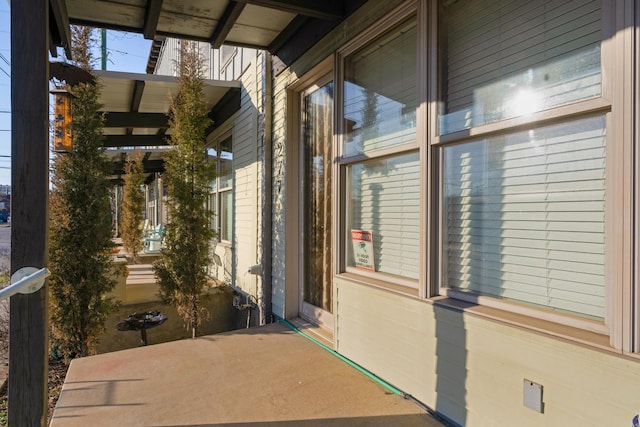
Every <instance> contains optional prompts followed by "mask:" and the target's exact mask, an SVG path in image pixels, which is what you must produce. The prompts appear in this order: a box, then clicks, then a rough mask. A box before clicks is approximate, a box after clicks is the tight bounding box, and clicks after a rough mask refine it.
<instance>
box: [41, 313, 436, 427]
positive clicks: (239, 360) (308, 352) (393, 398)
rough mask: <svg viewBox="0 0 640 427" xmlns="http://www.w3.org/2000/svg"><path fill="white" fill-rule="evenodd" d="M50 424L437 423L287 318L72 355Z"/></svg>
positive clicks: (54, 426) (59, 426) (65, 426)
mask: <svg viewBox="0 0 640 427" xmlns="http://www.w3.org/2000/svg"><path fill="white" fill-rule="evenodd" d="M50 425H51V426H52V427H72V426H83V427H84V426H94V427H98V426H114V425H117V426H122V427H124V426H143V425H144V426H222V425H230V426H254V425H256V426H269V425H278V426H281V425H291V426H293V425H295V426H327V425H330V426H342V425H344V426H347V425H348V426H389V425H393V426H441V425H442V424H441V423H439V422H438V421H437V420H435V419H434V418H432V417H431V416H430V415H429V414H427V413H426V412H425V411H424V410H423V409H422V408H420V407H419V406H418V405H416V404H415V403H414V402H412V401H411V400H407V399H404V398H403V397H402V396H400V395H398V394H395V393H393V392H392V391H390V390H389V389H388V388H386V387H384V386H383V385H381V384H380V383H378V382H376V381H374V380H373V379H371V378H369V377H368V376H366V375H365V374H364V373H362V372H360V371H359V370H357V369H356V368H354V367H352V366H350V365H349V364H348V363H346V362H345V361H343V360H341V359H340V358H339V357H337V356H336V355H335V354H332V353H331V352H329V351H327V350H325V349H324V348H322V347H321V346H319V345H317V344H316V343H314V342H312V341H310V340H308V339H306V337H304V336H302V335H301V334H299V333H297V332H295V331H293V330H292V329H290V328H289V327H288V326H286V325H285V324H282V323H274V324H270V325H267V326H264V327H260V328H251V329H242V330H237V331H231V332H227V333H223V334H218V335H209V336H205V337H201V338H197V339H195V340H182V341H174V342H169V343H164V344H157V345H152V346H147V347H139V348H135V349H131V350H124V351H119V352H113V353H107V354H102V355H98V356H93V357H87V358H84V359H76V360H74V361H73V362H72V364H71V366H70V368H69V371H68V374H67V378H66V381H65V385H64V388H63V390H62V393H61V395H60V399H59V400H58V404H57V406H56V410H55V413H54V416H53V419H52V421H51V424H50Z"/></svg>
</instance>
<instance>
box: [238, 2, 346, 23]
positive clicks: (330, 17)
mask: <svg viewBox="0 0 640 427" xmlns="http://www.w3.org/2000/svg"><path fill="white" fill-rule="evenodd" d="M235 1H238V2H242V3H247V4H252V5H255V6H262V7H268V8H270V9H277V10H281V11H283V12H289V13H295V14H296V15H304V16H309V17H311V18H318V19H323V20H326V21H337V20H340V19H342V17H343V12H344V11H343V8H342V2H341V1H338V0H324V1H317V0H235Z"/></svg>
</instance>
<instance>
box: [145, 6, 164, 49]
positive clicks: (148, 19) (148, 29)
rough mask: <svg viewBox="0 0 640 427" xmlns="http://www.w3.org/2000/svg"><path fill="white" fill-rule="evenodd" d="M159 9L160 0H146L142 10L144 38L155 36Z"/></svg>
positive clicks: (149, 38) (148, 38)
mask: <svg viewBox="0 0 640 427" xmlns="http://www.w3.org/2000/svg"><path fill="white" fill-rule="evenodd" d="M161 11H162V0H147V6H146V8H145V12H144V27H143V28H142V34H143V35H144V38H145V39H147V40H153V38H154V37H155V35H156V29H157V28H158V21H159V20H160V12H161Z"/></svg>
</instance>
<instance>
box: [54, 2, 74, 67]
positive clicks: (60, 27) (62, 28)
mask: <svg viewBox="0 0 640 427" xmlns="http://www.w3.org/2000/svg"><path fill="white" fill-rule="evenodd" d="M49 13H50V15H49V19H50V21H49V26H51V25H55V27H56V33H57V35H58V38H59V40H56V44H58V43H59V45H60V46H62V47H63V48H64V52H65V54H66V55H67V59H73V58H72V55H71V28H70V26H69V15H68V14H67V3H66V2H65V1H64V0H49ZM50 30H51V31H53V29H52V28H50ZM53 56H54V57H55V56H57V55H53Z"/></svg>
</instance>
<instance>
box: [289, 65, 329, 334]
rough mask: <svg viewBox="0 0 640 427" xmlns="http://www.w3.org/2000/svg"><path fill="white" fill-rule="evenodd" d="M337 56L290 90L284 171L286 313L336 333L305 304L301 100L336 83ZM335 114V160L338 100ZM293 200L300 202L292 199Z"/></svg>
mask: <svg viewBox="0 0 640 427" xmlns="http://www.w3.org/2000/svg"><path fill="white" fill-rule="evenodd" d="M333 65H334V56H333V55H331V56H329V57H327V58H325V59H324V60H323V61H321V62H320V63H319V64H318V65H317V66H316V67H314V68H313V69H312V70H310V71H308V72H307V73H306V74H305V75H304V76H302V77H301V78H299V79H298V80H296V81H295V82H293V83H292V84H290V85H289V86H288V87H287V90H286V93H287V122H288V123H287V143H286V145H285V171H286V178H285V179H286V201H290V202H291V203H285V206H284V212H285V217H286V218H287V220H286V222H285V259H286V260H290V262H287V263H286V266H285V295H284V297H285V299H284V304H285V306H284V314H285V317H286V318H288V319H293V318H296V317H302V318H303V319H305V320H306V321H309V322H312V323H314V324H317V325H318V326H320V327H322V328H323V329H326V330H329V331H331V333H333V331H334V326H335V324H334V319H333V314H331V313H329V312H326V311H324V310H321V309H319V308H318V307H315V306H312V305H311V304H308V303H304V302H303V296H302V292H303V290H304V287H303V280H304V274H305V270H304V269H305V265H304V244H303V239H304V217H303V212H304V211H303V197H302V196H303V192H304V186H303V181H302V176H303V175H302V174H303V173H304V169H303V163H302V159H303V157H304V151H303V150H302V143H303V141H302V138H301V136H302V135H301V128H302V105H301V99H302V96H303V94H304V93H308V91H309V90H310V89H311V88H313V87H314V86H315V87H316V88H320V87H322V86H323V85H324V84H326V83H328V82H329V81H333V82H335V76H334V67H333ZM333 109H334V111H333V115H334V118H333V121H334V123H333V127H334V142H333V156H334V158H335V154H336V152H335V100H334V108H333ZM336 172H337V171H336V170H335V168H333V171H332V188H331V190H330V191H331V193H332V194H333V195H335V194H336V193H335V188H336V187H335V185H336V181H335V179H336ZM294 197H296V198H297V200H295V199H294V200H292V199H293V198H294ZM335 207H336V200H335V197H333V198H332V203H331V212H332V214H333V215H332V219H331V227H332V234H331V236H332V239H334V241H333V242H332V257H331V258H332V262H331V264H332V267H331V275H332V281H333V278H335V267H336V266H335V262H336V256H335V248H336V245H335V228H334V227H335V223H336V222H335ZM334 289H335V286H334V285H333V284H332V302H331V304H332V311H333V312H335V293H334Z"/></svg>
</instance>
